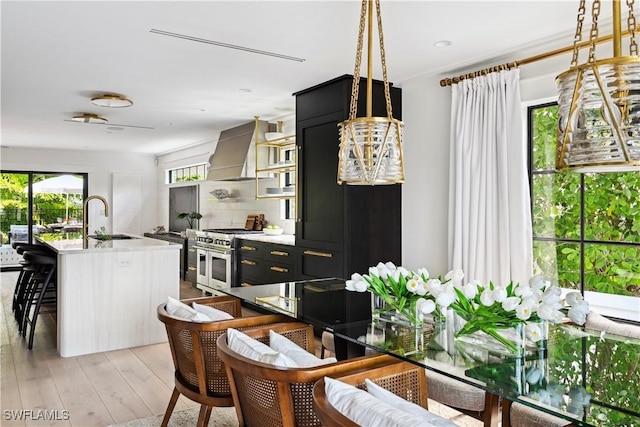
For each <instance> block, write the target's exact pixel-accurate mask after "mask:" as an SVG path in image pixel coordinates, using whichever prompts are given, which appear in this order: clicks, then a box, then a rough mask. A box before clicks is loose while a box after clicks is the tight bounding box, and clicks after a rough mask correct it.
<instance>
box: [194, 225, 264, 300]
mask: <svg viewBox="0 0 640 427" xmlns="http://www.w3.org/2000/svg"><path fill="white" fill-rule="evenodd" d="M261 233H262V231H255V230H244V229H241V228H220V229H217V228H214V229H208V230H201V231H200V230H198V231H196V236H195V239H196V242H195V244H194V246H195V248H196V251H197V256H198V265H197V284H196V287H197V288H198V289H200V290H202V291H204V292H209V293H211V294H212V295H222V293H221V292H219V291H218V290H219V289H224V288H230V287H231V286H232V284H233V281H234V276H235V268H234V265H233V239H234V238H235V236H237V235H241V234H261Z"/></svg>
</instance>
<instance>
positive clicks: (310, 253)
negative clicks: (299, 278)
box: [304, 250, 333, 258]
mask: <svg viewBox="0 0 640 427" xmlns="http://www.w3.org/2000/svg"><path fill="white" fill-rule="evenodd" d="M304 254H305V255H311V256H320V257H323V258H333V254H330V253H327V252H318V251H310V250H306V251H304Z"/></svg>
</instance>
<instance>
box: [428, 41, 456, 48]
mask: <svg viewBox="0 0 640 427" xmlns="http://www.w3.org/2000/svg"><path fill="white" fill-rule="evenodd" d="M452 44H453V42H451V41H449V40H440V41H437V42H435V43H434V44H433V45H434V46H435V47H449V46H451V45H452Z"/></svg>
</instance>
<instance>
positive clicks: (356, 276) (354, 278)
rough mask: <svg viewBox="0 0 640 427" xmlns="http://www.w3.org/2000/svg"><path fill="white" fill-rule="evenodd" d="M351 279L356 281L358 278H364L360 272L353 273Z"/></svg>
mask: <svg viewBox="0 0 640 427" xmlns="http://www.w3.org/2000/svg"><path fill="white" fill-rule="evenodd" d="M351 280H353V281H356V282H357V281H358V280H364V277H362V275H361V274H360V273H353V274H352V275H351Z"/></svg>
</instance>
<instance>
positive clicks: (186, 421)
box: [109, 407, 238, 427]
mask: <svg viewBox="0 0 640 427" xmlns="http://www.w3.org/2000/svg"><path fill="white" fill-rule="evenodd" d="M199 412H200V407H197V408H192V409H186V410H184V411H174V413H173V414H172V415H171V419H170V420H169V427H187V426H189V427H192V426H195V425H196V423H197V421H198V413H199ZM162 418H164V414H162V415H157V416H153V417H147V418H140V419H139V420H133V421H127V422H126V423H122V424H113V425H111V426H109V427H157V426H160V424H161V423H162ZM237 426H238V417H237V416H236V410H235V408H233V407H230V408H213V410H212V411H211V418H210V419H209V427H237Z"/></svg>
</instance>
